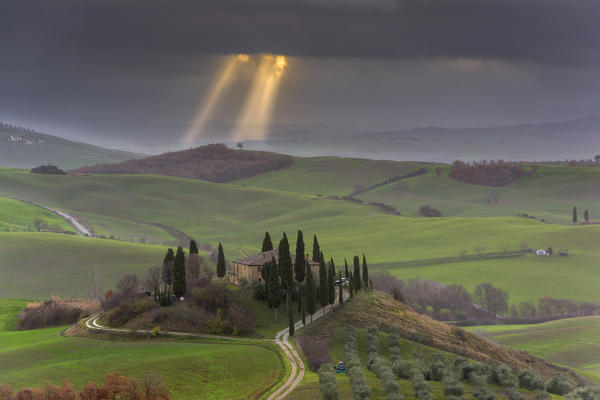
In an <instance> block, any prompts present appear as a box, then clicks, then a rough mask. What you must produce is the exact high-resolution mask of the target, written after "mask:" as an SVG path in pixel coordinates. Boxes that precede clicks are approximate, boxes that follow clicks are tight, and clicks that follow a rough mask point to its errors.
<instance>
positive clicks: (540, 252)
mask: <svg viewBox="0 0 600 400" xmlns="http://www.w3.org/2000/svg"><path fill="white" fill-rule="evenodd" d="M535 255H536V256H547V255H548V252H547V251H546V249H539V250H536V251H535Z"/></svg>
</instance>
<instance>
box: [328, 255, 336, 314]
mask: <svg viewBox="0 0 600 400" xmlns="http://www.w3.org/2000/svg"><path fill="white" fill-rule="evenodd" d="M327 289H328V290H327V291H328V294H329V309H330V310H331V306H333V303H335V264H334V263H333V258H332V259H331V261H329V272H328V273H327Z"/></svg>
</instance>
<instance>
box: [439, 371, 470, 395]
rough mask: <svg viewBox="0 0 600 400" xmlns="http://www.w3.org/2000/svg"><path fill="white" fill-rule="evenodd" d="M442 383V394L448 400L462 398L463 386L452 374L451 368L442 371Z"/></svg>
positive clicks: (454, 374)
mask: <svg viewBox="0 0 600 400" xmlns="http://www.w3.org/2000/svg"><path fill="white" fill-rule="evenodd" d="M442 382H443V384H444V393H445V394H446V396H447V397H448V398H450V397H454V398H462V397H463V395H464V393H465V389H464V387H463V385H462V384H461V383H460V381H459V380H458V377H457V376H456V373H454V371H453V370H452V369H451V368H446V370H444V378H443V380H442Z"/></svg>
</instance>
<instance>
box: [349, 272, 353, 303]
mask: <svg viewBox="0 0 600 400" xmlns="http://www.w3.org/2000/svg"><path fill="white" fill-rule="evenodd" d="M348 289H350V298H351V299H353V298H354V276H353V275H352V272H350V281H349V282H348Z"/></svg>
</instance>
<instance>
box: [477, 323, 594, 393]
mask: <svg viewBox="0 0 600 400" xmlns="http://www.w3.org/2000/svg"><path fill="white" fill-rule="evenodd" d="M599 328H600V317H597V316H594V317H580V318H567V319H561V320H557V321H551V322H545V323H542V324H536V325H498V326H473V327H469V328H468V329H469V330H470V331H473V332H475V333H478V334H481V335H484V336H487V337H489V338H490V339H492V340H494V341H496V342H498V343H502V344H505V345H507V346H511V347H515V348H517V349H520V350H525V351H527V352H529V353H531V354H533V355H535V356H537V357H543V358H544V359H546V360H548V361H551V362H554V363H557V364H561V365H566V366H569V367H571V368H575V369H576V370H577V371H579V372H580V373H582V374H584V375H585V376H587V377H589V378H590V379H593V380H594V381H595V382H596V383H599V382H600V345H599V344H598V329H599Z"/></svg>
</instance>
